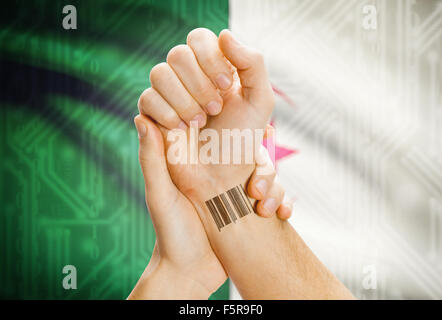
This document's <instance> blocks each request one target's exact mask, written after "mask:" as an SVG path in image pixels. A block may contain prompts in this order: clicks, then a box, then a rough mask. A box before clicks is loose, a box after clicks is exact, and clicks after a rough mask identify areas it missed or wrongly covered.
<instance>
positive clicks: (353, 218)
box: [0, 0, 442, 299]
mask: <svg viewBox="0 0 442 320" xmlns="http://www.w3.org/2000/svg"><path fill="white" fill-rule="evenodd" d="M66 4H72V5H74V6H75V7H76V8H77V15H78V23H77V24H78V29H77V30H64V29H63V28H62V24H61V23H62V20H63V16H64V15H63V14H62V8H63V6H64V5H66ZM0 25H1V28H0V48H1V49H0V81H1V82H0V88H1V89H0V90H1V91H0V92H1V93H0V106H1V107H0V132H1V138H0V139H1V140H0V157H1V165H0V179H1V180H0V181H1V184H0V197H1V198H0V200H1V204H2V206H1V207H2V208H1V211H0V212H1V213H0V266H1V270H2V272H0V297H1V298H41V299H48V298H56V299H89V298H98V299H106V298H111V299H122V298H126V297H127V295H128V294H129V292H130V290H131V289H132V287H133V286H134V285H135V283H136V281H137V279H138V277H139V275H140V274H141V272H142V271H143V269H144V268H145V266H146V264H147V262H148V259H149V257H150V254H151V252H152V249H153V245H154V242H155V235H154V230H153V228H152V225H151V223H150V220H149V217H148V213H147V211H146V208H145V204H144V188H143V183H142V177H141V172H140V170H139V167H138V162H137V143H138V141H137V138H136V135H137V134H136V131H135V130H134V127H133V121H132V119H133V117H134V116H135V114H136V113H137V107H136V104H137V99H138V96H139V94H140V93H141V92H142V91H143V89H144V88H146V87H148V86H149V82H148V72H149V70H150V68H151V67H152V66H154V65H155V64H157V63H159V62H161V61H164V59H165V57H166V54H167V52H168V50H169V49H170V48H172V47H173V46H174V45H176V44H179V43H184V42H185V39H186V35H187V33H188V32H189V31H190V30H192V29H194V28H196V27H207V28H210V29H211V30H213V31H214V32H215V33H218V32H219V31H220V30H222V29H224V28H228V27H230V28H231V29H232V31H233V32H234V33H235V34H236V35H237V37H238V38H239V39H240V40H242V41H243V42H245V43H247V44H249V45H250V46H254V47H257V48H258V49H260V50H261V51H262V52H263V53H264V55H265V57H266V63H267V66H268V70H269V74H270V78H271V81H272V85H273V87H274V91H275V94H276V95H277V97H278V98H277V103H276V108H275V112H274V115H273V124H274V126H275V128H276V142H277V146H278V148H279V149H278V150H279V151H280V152H279V153H277V158H278V160H277V168H278V172H279V176H280V179H281V181H282V183H283V185H284V186H285V187H286V190H287V192H288V194H289V195H290V196H292V197H294V198H295V207H294V213H293V218H292V219H291V223H292V224H293V226H294V227H295V228H296V229H297V231H298V232H299V233H300V234H301V236H302V237H303V238H304V240H305V241H306V242H307V244H309V245H310V246H311V247H312V249H313V251H314V252H315V253H316V254H317V255H318V256H319V258H320V259H321V260H322V261H323V262H324V263H325V264H326V265H327V266H328V268H330V269H331V270H332V271H333V272H334V273H335V274H336V275H337V276H338V278H339V279H341V280H342V281H343V282H344V283H345V284H346V285H347V286H348V287H349V288H350V290H351V291H352V292H353V293H354V294H355V295H356V296H357V297H358V298H362V299H407V298H409V299H410V298H413V299H420V298H437V299H442V128H441V124H442V102H441V100H442V99H441V94H440V91H441V90H440V89H441V81H442V66H441V59H440V56H441V53H442V39H441V35H442V1H438V0H419V1H415V0H278V1H270V0H266V1H264V0H231V1H230V2H229V1H227V0H217V1H204V0H200V1H197V0H192V1H179V0H174V1H172V0H170V1H159V0H145V1H138V0H131V1H130V0H129V1H116V0H107V1H105V0H96V1H70V2H69V3H65V2H64V1H58V0H54V1H16V2H8V3H4V4H2V10H1V11H0ZM70 264H71V265H75V266H76V267H77V270H78V289H77V290H64V289H63V287H62V285H61V282H62V278H63V276H64V275H63V274H62V268H63V266H65V265H70ZM230 287H231V288H230V290H229V285H228V283H226V284H225V285H224V286H223V287H222V288H221V289H220V290H218V292H217V293H215V294H214V295H213V296H212V298H214V299H217V298H222V299H226V298H229V296H230V297H231V298H233V299H236V298H239V295H238V294H237V292H236V290H235V288H234V287H233V286H230Z"/></svg>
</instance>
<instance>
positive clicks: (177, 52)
mask: <svg viewBox="0 0 442 320" xmlns="http://www.w3.org/2000/svg"><path fill="white" fill-rule="evenodd" d="M191 53H192V52H191V49H190V48H189V47H188V46H187V45H185V44H180V45H178V46H175V47H173V48H172V49H170V51H169V53H168V54H167V62H168V63H176V62H179V61H181V60H183V59H185V58H187V57H189V56H190V54H191Z"/></svg>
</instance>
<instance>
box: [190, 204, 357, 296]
mask: <svg viewBox="0 0 442 320" xmlns="http://www.w3.org/2000/svg"><path fill="white" fill-rule="evenodd" d="M197 207H198V211H199V213H200V216H201V217H202V220H203V223H204V225H205V228H206V231H207V234H208V237H209V240H210V242H211V244H212V247H213V249H214V251H215V253H216V254H217V256H218V258H219V259H220V261H221V262H222V264H223V266H224V268H225V269H226V271H227V273H228V275H229V277H230V278H231V279H232V281H233V282H234V283H235V285H236V287H237V288H238V290H239V292H240V294H241V295H242V297H243V298H245V299H351V298H353V296H352V295H351V293H350V292H349V291H348V290H347V289H346V288H345V286H344V285H343V284H342V283H341V282H340V281H339V280H338V279H337V278H336V277H335V276H334V275H333V274H332V273H331V272H330V271H329V270H328V269H327V268H326V267H325V266H324V265H323V264H322V263H321V262H320V261H319V260H318V259H317V257H316V256H315V255H314V254H313V253H312V251H311V250H310V249H309V248H308V247H307V245H306V244H305V243H304V241H303V240H302V239H301V237H300V236H299V235H298V234H297V232H296V231H295V230H294V229H293V227H292V226H291V225H290V224H289V223H288V222H286V221H282V220H280V219H278V218H276V217H273V218H270V219H269V218H262V217H259V216H258V215H256V214H249V215H247V216H245V217H243V218H240V219H238V220H237V221H236V222H235V223H230V224H229V225H226V226H224V227H223V228H222V229H221V230H220V231H219V230H218V228H217V227H216V225H215V223H214V222H213V220H212V219H211V216H210V212H209V211H208V209H207V207H206V206H205V205H204V204H202V203H198V204H197Z"/></svg>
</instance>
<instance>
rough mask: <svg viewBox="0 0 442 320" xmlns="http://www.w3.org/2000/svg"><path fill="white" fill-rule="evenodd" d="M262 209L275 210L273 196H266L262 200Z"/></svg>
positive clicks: (269, 211) (271, 211)
mask: <svg viewBox="0 0 442 320" xmlns="http://www.w3.org/2000/svg"><path fill="white" fill-rule="evenodd" d="M264 209H265V210H266V211H267V212H268V213H273V212H275V210H276V200H275V199H273V198H268V199H266V200H265V201H264Z"/></svg>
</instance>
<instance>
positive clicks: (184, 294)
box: [128, 260, 211, 300]
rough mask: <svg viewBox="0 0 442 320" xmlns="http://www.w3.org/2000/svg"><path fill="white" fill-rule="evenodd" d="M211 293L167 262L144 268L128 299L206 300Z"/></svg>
mask: <svg viewBox="0 0 442 320" xmlns="http://www.w3.org/2000/svg"><path fill="white" fill-rule="evenodd" d="M210 295H211V292H210V291H209V290H208V289H206V288H205V287H204V286H203V285H202V284H200V283H199V282H197V281H195V280H194V279H192V277H190V276H187V275H184V274H181V272H180V270H177V269H176V268H174V267H173V266H172V265H170V264H169V263H168V262H167V261H162V260H160V261H159V262H158V264H157V265H156V266H154V269H153V270H152V268H146V270H145V272H144V273H143V275H142V276H141V278H140V280H139V281H138V283H137V285H136V286H135V288H134V290H133V291H132V293H131V294H130V296H129V298H128V299H143V300H150V299H152V300H163V299H165V300H169V299H170V300H180V299H185V300H187V299H190V300H192V299H200V300H202V299H208V298H209V296H210Z"/></svg>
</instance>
